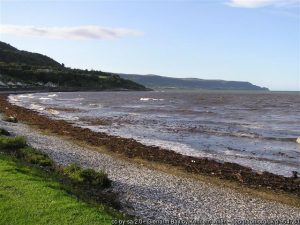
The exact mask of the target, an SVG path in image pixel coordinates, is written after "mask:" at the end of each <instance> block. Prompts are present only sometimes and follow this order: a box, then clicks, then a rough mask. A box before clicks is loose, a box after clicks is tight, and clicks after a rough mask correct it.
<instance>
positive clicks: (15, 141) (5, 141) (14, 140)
mask: <svg viewBox="0 0 300 225" xmlns="http://www.w3.org/2000/svg"><path fill="white" fill-rule="evenodd" d="M26 146H27V144H26V140H25V139H24V138H23V137H7V136H0V149H1V150H12V151H16V150H18V149H20V148H24V147H26Z"/></svg>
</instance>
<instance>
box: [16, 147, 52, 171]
mask: <svg viewBox="0 0 300 225" xmlns="http://www.w3.org/2000/svg"><path fill="white" fill-rule="evenodd" d="M19 156H20V158H23V159H25V161H26V162H29V163H31V164H35V165H39V166H42V167H51V166H52V165H53V162H52V160H51V159H50V158H49V156H48V155H46V154H44V153H41V152H38V151H36V150H34V149H33V148H31V147H25V148H21V149H20V151H19Z"/></svg>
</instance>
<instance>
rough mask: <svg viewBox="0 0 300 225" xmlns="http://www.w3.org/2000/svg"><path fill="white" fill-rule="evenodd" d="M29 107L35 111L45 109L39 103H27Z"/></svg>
mask: <svg viewBox="0 0 300 225" xmlns="http://www.w3.org/2000/svg"><path fill="white" fill-rule="evenodd" d="M29 109H32V110H37V111H44V110H45V107H43V106H41V105H38V104H33V103H32V104H30V105H29Z"/></svg>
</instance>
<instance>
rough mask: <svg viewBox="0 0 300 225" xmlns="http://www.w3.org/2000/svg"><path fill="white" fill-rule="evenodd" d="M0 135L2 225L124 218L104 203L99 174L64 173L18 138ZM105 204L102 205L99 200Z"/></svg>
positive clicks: (104, 180)
mask: <svg viewBox="0 0 300 225" xmlns="http://www.w3.org/2000/svg"><path fill="white" fill-rule="evenodd" d="M7 134H8V133H6V132H5V131H3V130H1V134H0V224H1V225H2V224H3V225H4V224H10V225H14V224H18V225H19V224H26V225H27V224H40V225H41V224H85V225H86V224H111V221H112V219H115V218H119V219H120V218H124V217H125V216H124V215H123V214H122V213H119V212H118V211H116V210H114V209H112V208H111V207H109V206H108V204H106V203H107V202H106V203H105V204H104V203H103V202H105V201H109V200H110V199H111V200H112V201H114V199H113V198H110V197H108V196H105V195H104V194H103V193H102V190H103V189H105V187H107V186H109V185H110V181H109V179H108V178H107V176H106V174H104V173H103V172H100V173H98V172H95V171H93V170H90V169H82V168H81V167H79V166H78V165H70V166H68V167H65V168H62V167H58V166H57V165H55V164H54V162H53V161H52V160H51V159H50V158H49V157H48V156H47V155H45V154H43V153H40V152H38V151H36V150H34V149H32V148H30V147H29V146H27V144H26V142H25V140H24V139H23V138H21V137H8V136H7ZM102 200H103V201H102Z"/></svg>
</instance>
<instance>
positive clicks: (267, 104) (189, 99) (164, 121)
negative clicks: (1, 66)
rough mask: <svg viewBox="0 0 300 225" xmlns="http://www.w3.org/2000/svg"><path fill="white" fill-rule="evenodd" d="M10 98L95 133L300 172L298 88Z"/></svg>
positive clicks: (287, 173) (267, 168)
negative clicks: (267, 91) (294, 89)
mask: <svg viewBox="0 0 300 225" xmlns="http://www.w3.org/2000/svg"><path fill="white" fill-rule="evenodd" d="M9 99H10V102H11V103H14V104H17V105H19V106H23V107H26V108H29V109H32V110H35V111H38V112H40V113H43V114H45V115H48V116H50V117H53V118H57V119H64V120H68V121H72V122H73V123H74V124H76V125H78V126H81V127H87V128H90V129H92V130H94V131H101V132H106V133H109V134H113V135H118V136H122V137H126V138H134V139H136V140H138V141H140V142H141V143H143V144H146V145H156V146H161V147H163V148H166V149H171V150H174V151H177V152H180V153H182V154H185V155H191V156H197V157H209V158H213V159H216V160H220V161H228V162H235V163H239V164H241V165H244V166H247V167H251V168H253V169H254V170H257V171H269V172H272V173H275V174H280V175H284V176H291V175H292V171H298V172H299V173H300V144H297V143H296V139H297V137H299V136H300V95H299V93H258V92H256V93H247V92H214V91H212V92H208V91H207V92H75V93H72V92H69V93H68V92H67V93H35V94H21V95H10V97H9Z"/></svg>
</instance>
